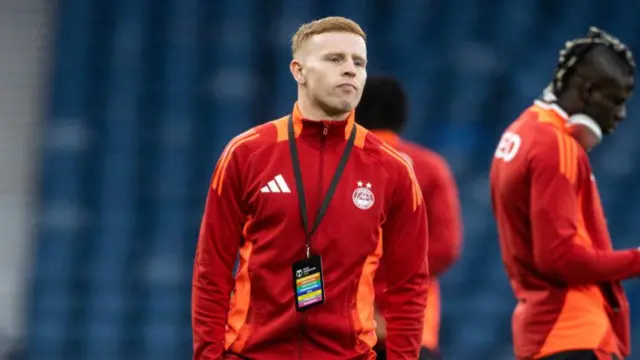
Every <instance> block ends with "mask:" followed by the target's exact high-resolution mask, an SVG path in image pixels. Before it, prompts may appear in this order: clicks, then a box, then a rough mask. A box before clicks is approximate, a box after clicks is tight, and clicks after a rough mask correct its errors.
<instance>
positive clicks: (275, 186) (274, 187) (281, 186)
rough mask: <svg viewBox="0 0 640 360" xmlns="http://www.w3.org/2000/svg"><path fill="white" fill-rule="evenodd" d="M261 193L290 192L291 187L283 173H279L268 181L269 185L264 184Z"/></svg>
mask: <svg viewBox="0 0 640 360" xmlns="http://www.w3.org/2000/svg"><path fill="white" fill-rule="evenodd" d="M260 192H261V193H290V192H291V189H289V186H288V185H287V182H286V181H284V178H283V177H282V175H280V174H278V175H277V176H276V177H275V178H273V180H271V181H269V182H268V183H267V186H263V187H262V189H260Z"/></svg>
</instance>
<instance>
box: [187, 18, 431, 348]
mask: <svg viewBox="0 0 640 360" xmlns="http://www.w3.org/2000/svg"><path fill="white" fill-rule="evenodd" d="M292 53H293V60H292V61H291V64H290V69H291V73H292V75H293V77H294V79H295V80H296V82H297V84H298V101H297V102H296V103H295V104H294V106H293V110H292V112H291V114H289V115H287V116H284V117H282V118H280V119H277V120H274V121H271V122H268V123H265V124H263V125H260V126H257V127H255V128H253V129H250V130H248V131H246V132H244V133H243V134H241V135H239V136H237V137H236V138H235V139H233V140H231V142H229V144H228V145H227V148H226V149H225V150H224V152H223V154H222V156H221V157H220V160H219V161H218V164H217V166H216V168H215V171H214V174H213V177H212V183H211V186H210V188H209V195H208V197H207V202H206V205H205V210H204V216H203V220H202V225H201V231H200V236H199V240H198V248H197V253H196V260H195V266H194V275H193V303H192V315H193V316H192V318H193V331H194V334H193V335H194V359H196V360H205V359H220V358H223V359H260V360H270V359H305V360H316V359H317V360H332V359H336V360H338V359H340V360H343V359H375V352H374V351H373V346H374V345H375V344H376V324H375V321H374V306H373V302H374V285H373V279H374V274H375V271H376V269H377V267H378V262H379V259H380V256H381V255H382V253H383V252H384V254H385V258H386V261H387V263H388V264H392V265H390V266H389V267H388V268H387V269H386V270H387V271H386V279H387V291H386V299H387V308H386V329H387V338H386V345H387V351H388V358H389V359H416V358H417V357H418V352H419V350H420V340H421V336H422V320H423V314H424V310H425V306H426V295H427V284H428V267H427V261H426V260H425V259H426V251H427V249H426V242H425V239H426V237H427V220H426V212H425V207H424V204H423V200H422V195H421V193H420V188H419V186H418V184H417V182H416V179H415V175H414V173H413V171H412V170H411V166H410V165H409V164H408V163H407V162H406V160H404V158H403V157H402V155H400V154H399V153H398V152H396V151H395V150H393V149H392V148H391V147H390V146H388V145H386V144H384V143H383V142H382V141H381V140H379V139H378V138H377V137H376V136H375V135H373V134H371V133H369V132H368V131H367V130H366V129H364V128H362V127H361V126H359V125H357V124H356V123H355V122H354V117H355V116H354V109H355V107H356V105H357V104H358V102H359V101H360V97H361V95H362V88H363V86H364V84H365V81H366V77H367V73H366V65H367V49H366V43H365V34H364V32H363V31H362V29H361V28H360V26H358V24H356V23H355V22H353V21H351V20H349V19H345V18H342V17H329V18H324V19H321V20H317V21H313V22H311V23H308V24H305V25H303V26H302V27H300V29H299V30H298V32H297V33H296V34H295V35H294V37H293V41H292ZM382 239H384V241H383V240H382ZM238 253H239V258H240V263H239V266H238V272H237V275H236V277H235V279H233V278H232V268H233V265H234V263H235V261H236V257H237V256H238ZM231 294H232V295H231Z"/></svg>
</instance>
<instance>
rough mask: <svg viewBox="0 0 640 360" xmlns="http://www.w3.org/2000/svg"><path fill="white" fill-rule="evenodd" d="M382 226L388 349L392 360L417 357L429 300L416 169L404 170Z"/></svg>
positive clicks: (423, 220) (423, 216)
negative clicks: (385, 274)
mask: <svg viewBox="0 0 640 360" xmlns="http://www.w3.org/2000/svg"><path fill="white" fill-rule="evenodd" d="M407 172H408V173H409V174H407ZM400 175H401V176H399V178H398V179H397V185H396V188H395V190H394V193H393V197H392V199H391V202H392V204H391V206H390V208H389V211H388V216H387V220H386V221H385V223H384V224H383V225H382V233H383V253H384V256H385V262H386V264H387V266H386V270H387V291H386V299H387V305H386V309H385V319H386V322H387V334H386V335H387V338H386V349H387V358H388V359H390V360H400V359H403V360H404V359H407V360H408V359H416V358H417V356H418V353H419V351H420V342H421V339H422V330H423V326H424V324H423V321H424V312H425V308H426V303H427V285H428V283H427V280H428V276H429V274H428V267H427V260H426V259H427V241H425V239H427V217H426V210H425V207H424V201H423V200H422V194H421V193H420V189H419V187H418V185H417V182H416V181H415V175H414V174H413V171H412V170H410V169H408V168H407V170H406V171H404V170H403V172H402V173H400Z"/></svg>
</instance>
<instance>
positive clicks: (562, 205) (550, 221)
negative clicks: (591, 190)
mask: <svg viewBox="0 0 640 360" xmlns="http://www.w3.org/2000/svg"><path fill="white" fill-rule="evenodd" d="M578 150H579V149H578V144H577V143H576V142H575V141H574V140H573V139H571V138H569V137H566V136H562V135H559V136H554V138H553V139H551V140H550V141H545V143H544V144H539V146H536V150H535V151H533V152H532V153H531V154H532V155H531V158H530V163H529V164H530V167H529V168H530V171H531V176H532V178H531V203H530V206H531V225H532V229H533V253H534V261H535V263H536V265H537V267H538V269H539V270H540V271H542V272H543V273H546V274H547V275H550V276H553V277H555V278H558V279H560V280H562V281H563V282H565V283H567V284H569V285H586V284H596V283H601V282H607V281H618V280H622V279H626V278H630V277H633V276H638V275H639V274H640V256H639V254H638V251H637V250H620V251H613V250H595V249H593V248H591V247H590V246H585V245H584V244H583V239H584V237H583V236H581V232H582V231H579V224H578V213H579V211H580V210H579V205H578V195H577V194H578V190H577V189H579V185H580V182H581V181H582V182H583V184H582V186H590V184H589V182H590V181H591V180H590V176H591V174H590V173H589V174H587V173H586V172H588V171H589V170H588V168H589V167H588V164H586V163H583V161H586V158H582V157H581V156H580V153H579V151H578ZM582 155H584V154H582ZM584 182H586V184H584Z"/></svg>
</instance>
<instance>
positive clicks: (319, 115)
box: [298, 94, 349, 121]
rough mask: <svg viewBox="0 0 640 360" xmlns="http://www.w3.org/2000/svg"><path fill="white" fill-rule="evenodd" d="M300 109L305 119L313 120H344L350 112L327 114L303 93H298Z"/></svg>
mask: <svg viewBox="0 0 640 360" xmlns="http://www.w3.org/2000/svg"><path fill="white" fill-rule="evenodd" d="M298 109H300V113H301V114H302V116H303V117H304V119H305V120H311V121H344V120H346V119H347V118H348V117H349V113H348V112H347V113H343V114H338V115H330V114H327V113H326V111H324V110H322V109H321V108H319V107H318V106H315V104H313V103H312V101H310V100H309V99H308V98H307V97H306V96H304V95H302V94H299V95H298Z"/></svg>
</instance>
